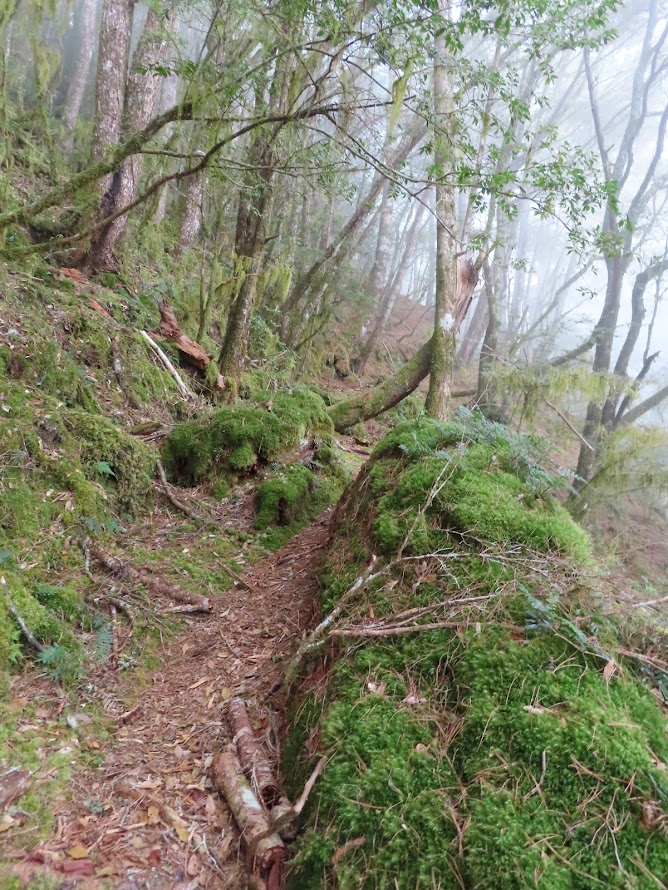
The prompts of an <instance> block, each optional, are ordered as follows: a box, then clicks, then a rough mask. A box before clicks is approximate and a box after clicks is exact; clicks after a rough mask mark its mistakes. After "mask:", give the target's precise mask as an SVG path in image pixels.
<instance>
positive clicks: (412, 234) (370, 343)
mask: <svg viewBox="0 0 668 890" xmlns="http://www.w3.org/2000/svg"><path fill="white" fill-rule="evenodd" d="M425 209H426V207H425V205H424V204H420V206H419V207H418V209H417V211H416V213H415V219H414V220H413V222H412V223H411V228H410V231H409V233H408V237H407V239H406V244H405V246H404V249H403V252H402V254H401V260H400V261H399V265H398V267H397V270H396V272H395V274H394V275H393V277H392V281H391V282H388V283H387V285H386V287H385V292H384V293H383V297H382V300H381V303H380V306H379V307H378V309H377V311H376V315H375V318H374V319H373V322H372V327H371V330H370V331H369V335H368V337H367V339H366V342H365V343H364V345H363V346H362V349H361V351H360V355H359V359H358V362H357V373H358V374H362V373H363V372H364V368H365V367H366V363H367V361H368V360H369V358H370V356H371V354H372V352H373V350H374V349H375V347H376V343H377V342H378V339H379V338H380V335H381V334H382V332H383V330H384V328H385V325H386V324H387V320H388V318H389V317H390V316H391V315H392V310H393V308H394V304H395V302H396V299H397V297H398V296H399V292H400V290H401V283H402V281H403V279H404V276H405V275H406V272H407V271H408V269H409V267H410V264H411V262H412V261H413V257H414V255H415V247H416V244H417V237H418V234H419V232H420V223H421V222H422V217H423V214H424V211H425Z"/></svg>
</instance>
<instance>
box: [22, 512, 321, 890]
mask: <svg viewBox="0 0 668 890" xmlns="http://www.w3.org/2000/svg"><path fill="white" fill-rule="evenodd" d="M330 516H331V511H330V510H328V511H326V512H325V513H324V514H322V515H321V516H320V517H319V519H318V520H316V521H315V522H314V523H313V524H311V525H310V526H308V527H307V528H305V529H304V530H303V531H301V532H300V533H299V534H297V535H296V536H295V537H294V538H292V539H291V540H290V541H289V542H288V543H287V544H286V545H285V546H283V547H282V548H281V549H280V550H278V551H276V552H275V553H272V554H271V555H269V556H267V557H266V558H265V559H262V560H260V561H259V562H257V563H255V564H254V565H252V566H249V567H248V569H247V570H246V571H245V572H244V573H243V576H242V579H243V582H244V584H246V585H248V589H245V588H244V587H242V586H241V585H240V584H238V583H237V584H236V585H234V586H233V587H230V588H229V589H227V590H225V591H223V592H222V593H221V594H220V596H219V597H217V598H216V599H214V601H213V612H212V614H210V615H208V616H206V617H195V616H193V617H191V616H188V617H187V629H185V630H184V631H183V632H182V633H180V634H178V635H177V636H175V637H172V638H170V639H169V640H166V641H165V643H164V646H163V649H162V651H161V653H160V659H161V661H162V666H161V667H160V669H158V670H157V671H155V672H151V679H150V680H148V681H147V684H146V685H145V686H140V685H139V684H138V681H137V676H136V674H134V672H126V673H119V672H117V671H107V672H106V674H104V675H103V677H102V679H101V680H100V682H97V680H96V684H95V685H96V689H95V695H94V698H95V699H97V700H98V701H99V700H100V699H101V700H102V701H106V702H107V703H111V704H110V707H109V708H107V710H110V709H111V710H114V709H115V710H116V711H118V712H119V713H118V715H117V718H116V728H115V730H114V731H113V734H112V736H111V737H110V738H109V739H107V740H106V741H103V742H99V743H97V742H93V744H94V745H95V746H96V747H98V748H99V749H100V751H101V753H103V754H104V761H103V764H102V766H101V767H98V768H96V769H93V768H88V769H85V770H84V771H81V770H78V771H77V772H75V774H74V775H73V777H72V782H71V785H70V794H69V800H68V801H66V802H63V803H62V805H60V806H59V807H58V814H59V815H58V820H57V830H56V832H55V834H54V835H53V836H52V837H51V838H49V839H47V841H46V842H45V843H43V844H40V845H39V846H38V847H37V848H36V850H35V851H33V855H32V856H31V857H30V859H29V860H28V861H27V862H24V863H21V864H20V865H18V866H17V868H16V871H17V872H18V873H21V874H22V876H23V877H27V876H28V875H29V874H30V872H31V871H33V870H34V869H36V868H43V867H44V865H46V866H47V867H48V866H49V865H50V866H51V867H55V868H56V869H58V870H59V871H61V872H62V871H64V872H65V873H66V874H65V875H64V877H66V878H70V880H71V881H72V883H70V882H69V881H68V882H67V886H68V887H69V886H72V887H77V888H101V887H105V888H108V887H110V886H112V887H114V888H119V890H130V888H133V890H163V888H164V890H168V888H169V890H186V888H188V890H195V888H198V887H206V888H212V890H218V888H237V887H239V888H240V887H244V886H245V880H246V879H245V877H244V875H245V874H246V873H245V868H244V861H243V854H242V853H241V852H240V851H239V843H238V842H239V834H238V830H237V828H236V825H235V822H234V819H233V817H232V815H231V813H230V811H229V809H228V808H227V806H226V804H225V802H224V801H223V800H222V798H221V797H220V796H219V795H218V794H217V792H216V791H215V789H214V787H213V784H212V782H211V779H210V778H209V767H210V765H211V760H212V755H213V754H214V753H216V752H218V751H220V750H221V749H222V748H223V747H224V745H225V744H226V743H227V742H228V741H230V730H229V727H228V725H227V721H226V718H225V714H224V711H225V701H226V700H227V699H228V698H229V697H230V696H232V695H238V696H241V697H243V698H244V699H245V700H246V701H247V702H248V705H249V711H250V714H251V719H252V721H253V723H254V727H255V729H256V730H257V734H258V737H259V738H261V739H262V740H263V741H264V743H265V747H266V748H267V750H268V751H269V752H270V754H271V757H272V759H274V758H276V756H277V755H278V750H279V749H278V743H279V741H280V737H281V732H282V713H283V707H282V706H283V702H282V701H281V700H280V698H281V697H280V694H276V695H274V696H273V697H271V700H270V701H269V700H268V699H269V695H270V691H271V689H272V687H273V686H275V684H276V682H277V681H278V680H280V678H281V673H282V670H283V669H284V666H285V663H286V659H288V658H289V656H290V654H291V653H292V652H293V651H294V649H295V647H296V645H297V642H298V640H299V639H300V636H301V634H302V632H303V630H304V629H305V628H307V627H309V625H310V624H311V623H312V622H313V620H314V618H315V615H316V611H317V609H316V601H315V593H316V589H317V576H318V571H317V569H318V565H319V561H320V557H321V554H322V553H323V548H324V545H325V544H326V542H327V539H328V535H329V520H330ZM105 686H106V687H107V688H106V689H105ZM121 702H122V703H124V706H123V707H121ZM128 702H130V703H132V702H134V704H132V705H131V707H130V708H129V709H127V708H125V705H126V704H127V703H128ZM122 710H123V711H125V713H124V714H121V713H120V711H122ZM83 719H85V717H84V718H83ZM181 820H182V821H181ZM77 851H79V852H77ZM73 853H74V855H73ZM54 854H55V860H54ZM78 855H80V856H81V858H77V856H78ZM83 863H86V865H85V866H84V865H83ZM91 863H93V864H94V870H93V872H92V874H91V873H90V872H91Z"/></svg>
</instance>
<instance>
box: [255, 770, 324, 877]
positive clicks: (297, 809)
mask: <svg viewBox="0 0 668 890" xmlns="http://www.w3.org/2000/svg"><path fill="white" fill-rule="evenodd" d="M326 763H327V758H326V757H325V755H324V754H323V756H322V757H321V758H320V760H319V761H318V762H317V763H316V765H315V769H314V770H313V772H312V773H311V775H310V776H309V777H308V781H307V782H306V784H305V785H304V790H303V791H302V793H301V794H300V795H299V799H298V801H297V802H296V803H295V804H294V805H293V806H292V807H290V809H289V810H281V813H280V815H279V816H278V818H277V819H272V821H271V827H270V828H269V829H268V830H267V831H265V832H263V833H262V834H258V835H256V836H255V837H254V838H253V840H252V842H251V843H250V844H249V846H248V859H249V861H250V862H252V861H253V858H254V856H255V851H256V849H257V846H258V844H259V843H260V842H261V841H263V840H266V838H267V837H269V836H271V835H272V834H274V833H276V832H278V833H279V834H280V832H281V830H282V829H283V828H285V826H286V825H289V824H290V822H294V820H295V819H296V818H297V816H299V815H300V814H301V811H302V810H303V809H304V807H305V806H306V802H307V801H308V799H309V795H310V793H311V791H313V786H314V785H315V783H316V781H317V779H318V776H319V775H320V773H321V772H322V771H323V769H324V767H325V764H326ZM270 815H271V814H270Z"/></svg>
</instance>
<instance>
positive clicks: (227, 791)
mask: <svg viewBox="0 0 668 890" xmlns="http://www.w3.org/2000/svg"><path fill="white" fill-rule="evenodd" d="M211 775H212V778H213V781H214V784H215V786H216V788H217V789H218V790H219V791H220V793H221V794H222V795H223V797H224V798H225V800H226V801H227V803H228V804H229V807H230V809H231V810H232V812H233V813H234V818H235V819H236V820H237V825H238V826H239V828H240V829H241V834H242V836H243V838H244V841H245V843H246V846H247V847H248V848H249V849H251V850H254V857H253V858H254V861H253V862H252V863H251V867H252V868H253V869H254V870H255V869H258V870H259V871H261V872H265V871H270V870H272V869H274V868H276V867H279V868H280V864H281V863H282V862H284V861H285V860H286V859H287V856H288V851H287V848H286V846H285V844H284V843H283V841H282V840H281V838H280V837H279V836H278V835H277V834H274V833H272V831H271V826H270V824H269V819H268V818H267V816H266V814H265V812H264V810H263V809H262V805H261V804H260V802H259V801H258V799H257V798H256V797H255V795H254V794H253V792H252V790H251V787H250V785H249V784H248V781H247V780H246V778H245V776H244V774H243V770H242V769H241V764H240V763H239V759H238V757H237V755H236V752H235V750H234V746H233V745H228V746H227V748H226V749H225V750H224V751H223V752H222V753H221V754H218V755H217V756H216V757H214V760H213V764H212V767H211ZM259 838H261V840H258V839H259Z"/></svg>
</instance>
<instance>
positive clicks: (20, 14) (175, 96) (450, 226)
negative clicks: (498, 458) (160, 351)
mask: <svg viewBox="0 0 668 890" xmlns="http://www.w3.org/2000/svg"><path fill="white" fill-rule="evenodd" d="M667 12H668V7H667V6H666V4H665V3H662V2H658V0H641V2H628V3H618V2H615V0H601V2H594V0H583V2H576V3H566V2H563V0H544V2H540V3H537V2H525V0H520V2H499V3H495V4H492V5H490V4H489V3H486V2H485V3H482V2H477V0H474V2H471V3H452V4H449V3H447V2H445V0H430V2H423V3H415V2H402V0H387V2H386V0H370V2H362V3H358V2H349V0H331V2H327V0H325V2H310V0H303V2H297V0H277V2H274V3H261V2H257V3H256V2H251V3H238V2H221V3H209V2H189V0H185V2H180V3H178V4H177V3H169V2H164V0H156V2H154V3H152V4H150V5H148V6H147V5H144V4H141V3H131V2H128V0H103V2H98V0H78V2H74V3H71V4H70V3H68V4H65V3H57V4H56V5H55V6H54V5H52V4H49V3H42V2H27V0H3V5H2V8H1V9H0V30H1V32H2V36H3V53H2V57H1V60H0V83H1V86H2V96H1V99H0V108H1V112H0V114H1V116H0V127H1V129H2V144H1V145H0V195H1V201H0V246H1V248H2V253H3V256H4V261H5V263H6V264H7V267H8V268H9V269H11V270H17V269H18V270H22V271H23V272H25V273H27V274H30V271H31V269H34V268H35V266H34V264H35V263H38V262H43V261H44V260H46V261H47V262H48V263H51V264H54V265H58V266H61V267H68V268H71V267H76V268H79V269H80V270H82V272H83V273H84V274H85V275H91V276H92V275H105V274H109V273H112V274H114V275H117V276H119V279H120V280H121V281H126V282H127V281H130V280H131V281H133V282H135V286H137V287H139V288H140V289H141V288H142V287H144V288H146V289H150V288H153V292H155V288H156V287H157V286H159V287H162V289H163V290H162V292H161V294H160V295H162V296H167V297H168V298H169V299H170V300H172V302H174V303H175V304H177V305H178V306H180V307H183V306H186V305H187V304H188V305H192V307H193V310H192V320H191V321H190V322H189V327H190V334H191V335H192V336H196V339H197V340H198V341H200V342H201V343H202V344H204V346H205V348H206V349H208V350H209V351H210V352H211V353H212V354H214V355H215V358H216V362H217V366H218V371H219V372H220V374H221V375H222V379H223V381H224V386H225V389H224V395H223V397H224V398H227V399H234V398H236V396H237V394H238V391H239V386H240V385H241V384H242V381H243V375H244V373H245V372H246V371H247V370H248V367H249V362H252V360H253V358H254V355H253V350H254V348H255V347H254V345H253V343H254V331H255V333H256V334H257V332H258V331H260V332H261V335H262V336H263V337H265V338H273V341H272V342H274V344H275V347H276V354H277V355H279V356H280V357H281V358H280V361H281V362H282V363H283V364H282V367H283V368H284V369H285V368H289V370H290V373H293V374H294V373H297V374H302V375H309V374H313V375H314V374H317V373H319V372H320V371H321V370H322V369H323V368H325V367H326V366H329V367H332V366H333V367H334V368H335V369H336V371H337V373H338V374H339V376H341V377H349V376H350V375H351V374H354V375H359V377H360V380H361V381H363V383H364V387H363V388H362V389H361V391H360V393H359V394H357V395H355V397H354V398H352V399H349V400H348V401H345V402H343V403H340V404H339V405H337V406H336V407H334V408H333V409H332V415H333V417H334V419H335V423H336V424H337V426H339V427H340V428H344V427H350V426H352V425H353V424H354V423H355V422H357V421H359V420H364V419H367V418H369V417H371V416H374V415H376V414H379V413H381V412H382V411H384V410H386V409H388V408H389V407H392V406H393V405H395V404H397V403H398V402H399V401H400V400H401V399H402V398H404V397H405V396H406V395H407V394H408V393H410V392H411V391H412V390H414V389H415V388H416V387H417V386H418V385H419V384H420V383H421V381H422V380H424V379H426V378H427V377H428V378H429V387H428V392H427V396H426V410H427V411H428V413H431V414H432V415H434V416H436V417H443V416H444V415H445V413H446V411H447V410H448V406H449V404H450V402H451V398H452V392H453V389H454V391H455V392H459V391H461V392H465V393H466V394H467V398H469V399H470V400H471V403H472V404H473V405H475V406H477V407H479V408H480V409H481V410H482V411H483V412H484V413H485V415H486V416H487V417H488V418H489V419H492V420H498V421H503V422H507V423H512V424H518V423H520V424H521V423H523V422H529V421H531V419H532V417H533V416H534V415H535V414H536V411H537V410H540V411H541V412H547V414H548V415H550V416H552V417H554V418H555V420H556V422H557V423H558V425H559V428H560V429H561V432H562V434H563V436H564V438H565V439H567V440H568V441H570V442H571V444H572V446H573V467H572V470H573V471H574V474H575V475H574V479H575V485H574V488H575V489H576V490H578V489H579V490H580V494H577V493H576V494H574V495H573V502H572V506H573V508H574V509H575V510H576V511H580V512H582V511H584V510H585V509H586V508H587V506H588V505H589V503H590V501H591V497H590V494H591V495H592V496H593V494H594V493H595V492H596V491H597V490H600V491H601V492H603V493H605V492H607V493H609V492H610V491H611V490H614V491H619V490H623V489H625V488H626V489H632V488H636V487H638V486H642V485H651V486H653V487H654V488H660V487H661V485H663V483H664V482H665V481H666V478H668V477H666V473H665V469H664V467H665V461H663V460H662V458H663V456H664V455H665V447H666V446H665V440H664V439H663V438H662V435H661V434H660V432H659V433H657V431H656V428H657V427H658V428H659V431H660V430H661V428H662V427H661V409H662V406H663V404H664V400H665V399H666V398H667V397H668V377H667V375H666V367H667V366H666V362H665V356H664V354H663V352H662V350H663V348H664V346H665V338H666V333H665V331H666V321H667V320H668V314H667V313H666V308H665V302H664V301H663V295H664V292H665V287H666V284H665V282H666V280H667V273H668V228H667V216H666V204H667V200H668V191H667V187H668V164H667V161H666V153H665V137H666V126H667V125H668V107H667V103H666V84H667V83H668V52H667V47H668V40H667V38H668V16H667ZM156 282H158V283H159V285H156ZM407 319H410V320H411V321H410V329H409V330H408V331H406V325H404V327H403V328H402V336H401V337H400V336H398V335H397V333H396V331H397V329H398V325H400V323H401V322H405V321H406V320H407ZM420 334H422V336H423V342H417V341H416V337H419V336H420ZM256 339H257V338H256ZM402 364H403V366H402ZM365 375H366V376H365ZM374 383H375V384H377V385H376V386H375V387H374V386H373V385H372V384H374ZM578 452H579V453H578ZM594 483H596V485H595V484H594ZM585 492H589V493H590V494H585Z"/></svg>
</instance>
